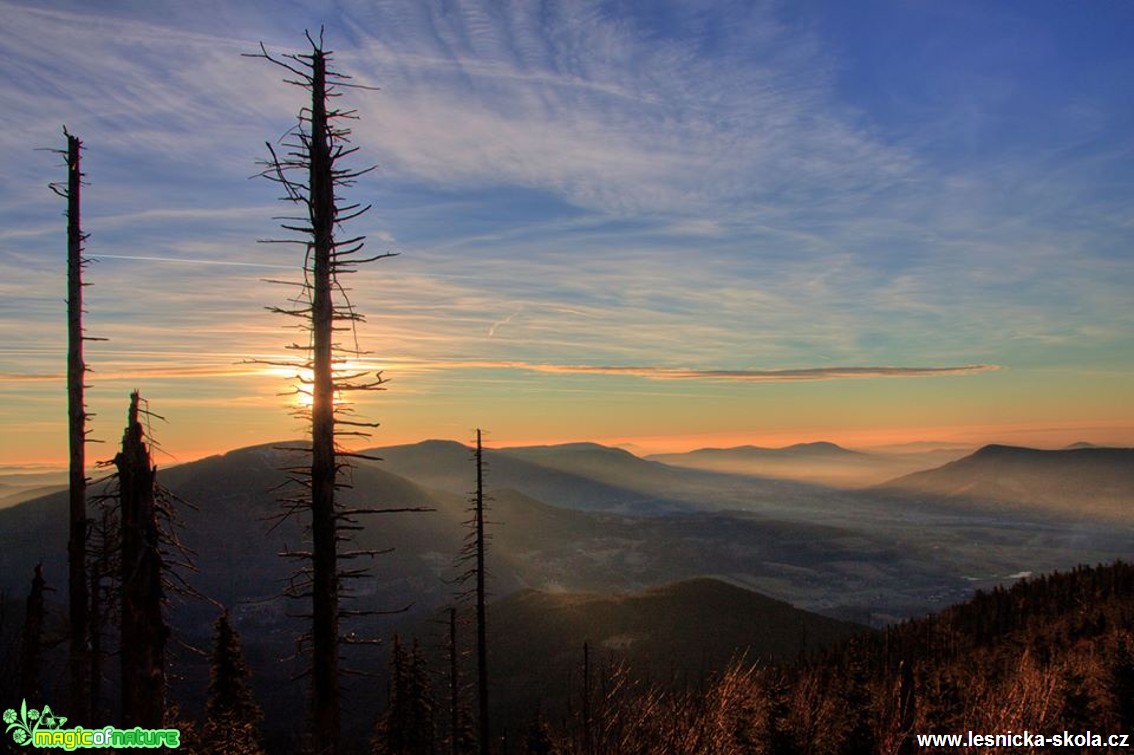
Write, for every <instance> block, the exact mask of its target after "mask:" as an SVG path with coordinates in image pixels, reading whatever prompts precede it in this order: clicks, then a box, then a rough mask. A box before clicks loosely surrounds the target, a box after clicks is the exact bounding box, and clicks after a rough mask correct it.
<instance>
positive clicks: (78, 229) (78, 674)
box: [64, 130, 91, 723]
mask: <svg viewBox="0 0 1134 755" xmlns="http://www.w3.org/2000/svg"><path fill="white" fill-rule="evenodd" d="M64 133H65V134H66V130H64ZM82 148H83V144H82V142H81V141H79V138H78V137H76V136H74V135H72V134H67V191H66V194H65V196H66V198H67V419H68V444H69V446H70V477H69V482H70V509H69V510H70V535H69V537H68V540H67V560H68V564H69V568H68V584H67V595H68V613H69V616H70V625H71V636H70V659H69V660H70V680H71V700H70V706H71V707H70V708H69V710H70V712H71V714H72V716H73V717H74V718H75V720H76V722H78V723H90V713H91V711H90V684H91V679H90V673H91V671H90V648H89V641H90V637H89V635H90V615H89V613H88V605H89V604H88V600H89V599H88V596H87V567H86V558H87V472H86V458H85V445H86V434H87V430H86V424H87V412H86V405H85V403H84V399H83V387H84V386H83V379H84V377H85V373H86V365H85V364H84V363H83V240H84V238H85V237H84V236H83V230H82V219H81V215H80V213H81V205H82V203H81V196H80V191H81V188H80V187H81V186H82V178H83V174H82V170H81V168H80V160H81V157H82Z"/></svg>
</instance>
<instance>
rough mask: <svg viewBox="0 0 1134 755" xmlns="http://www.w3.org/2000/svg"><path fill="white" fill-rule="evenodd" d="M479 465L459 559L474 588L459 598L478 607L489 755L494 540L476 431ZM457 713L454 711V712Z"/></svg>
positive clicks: (479, 678) (483, 740) (480, 685)
mask: <svg viewBox="0 0 1134 755" xmlns="http://www.w3.org/2000/svg"><path fill="white" fill-rule="evenodd" d="M473 461H474V462H475V463H476V490H475V491H474V492H473V494H472V496H471V497H470V498H469V504H470V508H469V514H470V519H469V520H468V521H467V522H466V524H467V525H468V526H469V534H468V536H467V538H466V540H465V545H464V548H462V549H461V553H460V554H459V555H458V557H457V563H458V564H467V565H468V566H467V568H466V569H465V571H464V572H462V573H461V574H460V575H459V576H458V577H457V582H458V583H460V584H465V583H468V582H473V586H472V587H471V588H469V589H467V590H465V591H464V592H462V593H460V594H459V595H458V598H459V599H460V600H468V599H472V600H474V601H475V603H476V690H477V741H478V746H479V749H480V752H481V755H488V753H489V752H490V751H491V747H492V733H491V730H490V726H489V724H490V721H489V715H488V707H489V706H488V628H487V611H486V606H487V602H488V592H487V589H486V581H487V576H488V575H487V569H486V567H485V550H486V545H487V543H488V541H489V540H490V539H491V536H490V535H488V534H487V533H486V532H485V524H487V520H486V519H485V512H486V510H487V503H488V501H489V500H491V499H490V498H488V497H486V496H485V494H484V468H485V461H484V446H483V444H482V442H481V431H480V428H477V431H476V448H475V449H474V450H473ZM454 710H455V708H454Z"/></svg>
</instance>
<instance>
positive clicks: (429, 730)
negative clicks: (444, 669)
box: [370, 635, 436, 755]
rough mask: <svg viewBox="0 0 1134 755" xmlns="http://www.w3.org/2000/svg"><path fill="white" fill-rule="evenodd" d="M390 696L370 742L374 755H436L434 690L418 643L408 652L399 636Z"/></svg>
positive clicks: (392, 659) (392, 662)
mask: <svg viewBox="0 0 1134 755" xmlns="http://www.w3.org/2000/svg"><path fill="white" fill-rule="evenodd" d="M389 688H390V695H389V701H388V702H387V705H386V710H385V711H384V712H383V713H382V715H381V716H380V717H379V719H378V722H377V724H376V725H375V727H374V734H373V736H372V737H371V740H370V751H371V753H373V754H374V755H432V753H433V752H434V746H433V745H434V742H433V740H434V733H435V728H436V727H435V721H434V715H433V711H434V707H433V690H432V685H430V683H429V673H428V669H427V668H426V662H425V657H424V655H423V654H422V652H421V647H420V645H419V644H418V642H417V640H414V642H413V647H412V650H411V651H410V652H409V653H407V652H406V650H405V646H404V645H402V642H401V639H400V638H399V637H398V636H397V635H395V636H394V644H393V648H392V649H391V651H390V683H389Z"/></svg>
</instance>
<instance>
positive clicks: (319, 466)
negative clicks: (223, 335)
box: [251, 32, 422, 753]
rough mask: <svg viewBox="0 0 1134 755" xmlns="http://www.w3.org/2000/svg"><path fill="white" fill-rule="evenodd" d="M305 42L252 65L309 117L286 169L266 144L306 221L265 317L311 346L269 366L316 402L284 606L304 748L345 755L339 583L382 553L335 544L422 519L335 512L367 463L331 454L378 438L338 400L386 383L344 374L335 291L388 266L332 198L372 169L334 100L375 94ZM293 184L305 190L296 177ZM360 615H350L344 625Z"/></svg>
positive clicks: (292, 226)
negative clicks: (356, 160)
mask: <svg viewBox="0 0 1134 755" xmlns="http://www.w3.org/2000/svg"><path fill="white" fill-rule="evenodd" d="M307 39H308V41H309V42H310V43H311V47H312V49H311V52H310V53H305V54H285V55H282V56H278V57H277V56H273V55H270V54H269V53H268V52H267V50H266V48H264V46H263V45H261V46H260V50H261V52H260V54H256V55H252V56H251V57H260V58H264V59H266V60H268V61H270V62H272V63H274V64H276V65H278V66H280V67H282V68H284V69H286V70H287V71H288V72H289V77H288V79H287V81H288V82H289V83H291V84H295V85H298V86H301V87H303V88H305V89H307V90H308V91H309V93H310V97H311V100H310V106H309V107H305V108H304V109H303V110H302V111H301V113H300V116H299V125H298V126H297V127H296V128H295V129H293V130H292V131H291V132H289V134H288V137H289V141H287V142H285V146H286V148H287V152H286V153H284V155H283V156H282V157H281V156H280V155H278V154H277V153H276V151H275V150H274V149H273V147H272V145H271V144H268V150H269V152H270V153H271V156H272V157H271V160H270V161H268V162H267V163H266V166H267V168H266V170H264V171H263V173H262V174H261V175H263V176H265V177H267V178H269V179H271V180H272V181H275V182H276V183H278V184H280V185H281V186H282V187H283V189H284V192H285V199H287V200H289V201H291V202H295V203H297V204H298V205H300V206H302V207H303V208H304V210H305V215H304V216H303V217H289V218H287V219H286V221H285V222H284V223H283V224H282V225H283V227H284V228H285V229H287V230H289V231H293V232H296V233H299V234H301V235H302V236H303V239H302V240H284V241H277V242H276V243H294V244H301V245H303V246H304V247H305V248H306V252H307V257H306V260H305V263H304V271H305V275H304V280H303V282H302V283H300V284H299V287H300V290H301V292H302V293H301V294H300V295H299V296H297V297H295V298H294V299H293V303H294V305H295V306H294V307H293V308H285V309H281V308H275V307H273V308H271V309H273V310H274V311H276V312H279V313H281V314H286V315H289V316H291V317H296V318H299V319H301V320H302V325H301V326H300V327H301V328H303V329H305V330H307V331H308V332H309V334H310V343H309V345H308V346H300V345H298V344H293V345H292V346H291V347H290V348H292V349H296V350H302V351H305V352H306V355H305V356H306V358H304V359H302V360H295V361H288V362H280V363H275V364H285V365H287V366H289V367H292V368H299V369H300V371H301V372H308V371H310V373H311V378H310V380H308V379H307V378H306V377H301V378H300V379H299V384H298V385H297V386H296V393H297V394H300V395H310V397H311V406H310V409H309V410H308V412H302V411H301V412H300V413H309V416H310V420H311V447H310V449H309V450H310V453H311V459H310V466H306V465H304V466H291V467H288V468H287V470H286V471H287V473H288V477H289V480H290V481H291V482H292V483H294V484H295V485H296V486H297V487H298V488H299V490H300V492H299V494H297V495H294V496H290V497H286V498H284V499H283V502H284V504H285V516H288V515H292V514H298V513H304V514H306V513H308V512H309V513H310V517H311V519H310V536H311V549H310V551H309V552H306V551H304V552H298V553H291V552H286V553H285V554H284V555H285V556H288V557H292V558H299V559H303V560H304V561H308V562H309V565H308V566H305V567H303V568H301V569H300V570H299V571H298V573H297V574H296V577H295V578H294V579H293V581H292V584H291V587H290V588H289V594H290V595H291V596H292V597H297V598H303V599H307V598H308V597H310V599H311V631H310V634H309V635H307V636H305V638H304V639H305V640H310V645H309V647H310V649H311V667H310V669H309V671H310V674H311V678H310V682H311V688H310V691H311V710H310V713H311V722H310V723H311V730H310V735H311V740H310V744H311V746H312V748H313V749H316V750H317V751H318V752H321V753H336V752H338V751H339V749H340V745H341V742H340V719H341V714H340V690H339V683H338V677H339V673H340V665H341V663H340V657H339V643H340V640H341V638H340V635H339V623H340V619H341V618H342V617H343V615H344V612H343V611H342V610H341V608H340V602H341V600H342V597H343V595H344V593H346V589H345V587H344V585H345V583H346V581H347V580H349V579H351V578H358V577H360V576H362V575H363V574H364V573H365V570H363V569H345V568H343V564H342V562H343V561H346V560H350V559H354V558H364V557H372V556H374V555H377V554H378V553H380V552H381V551H380V550H374V549H351V548H346V549H344V550H342V551H340V548H339V543H340V542H345V541H347V540H348V539H349V532H350V531H352V530H357V529H360V526H359V525H358V523H357V520H356V519H355V517H356V516H357V515H360V514H371V513H392V512H395V511H415V510H422V509H417V508H351V507H344V506H343V505H342V504H341V502H340V501H338V500H336V495H335V491H336V489H337V486H338V484H339V483H338V480H337V476H338V472H339V470H340V468H342V467H344V466H347V465H348V463H349V462H348V461H347V459H348V458H350V457H361V458H369V457H365V456H363V455H361V454H357V453H350V452H348V451H344V450H339V449H337V448H336V445H335V443H336V440H339V439H340V438H341V437H342V436H344V435H348V436H356V437H357V436H363V437H366V436H368V435H369V433H368V432H367V430H366V429H365V428H373V427H377V423H373V422H366V421H362V420H359V419H355V418H354V415H353V409H352V407H350V406H349V405H347V404H346V403H345V402H342V401H339V400H337V397H341V395H342V394H344V393H347V392H350V391H373V390H382V388H381V386H382V384H383V383H384V382H385V381H384V380H383V378H382V375H381V373H380V372H376V373H369V372H368V371H367V370H365V369H360V370H352V369H348V368H345V367H344V366H343V363H344V362H345V361H346V359H348V358H351V359H358V358H360V357H362V356H363V355H364V354H366V353H367V352H363V351H360V350H359V348H358V345H357V341H356V342H355V344H354V346H353V348H352V347H351V345H350V344H346V343H342V342H336V341H335V338H336V336H338V335H339V334H340V333H343V332H347V333H352V334H353V333H354V327H355V324H356V323H358V322H362V321H363V317H362V315H360V314H359V313H357V312H356V311H355V310H354V308H353V306H352V305H351V303H350V300H349V297H348V295H347V292H348V290H349V289H348V288H346V287H344V286H343V285H342V284H341V280H342V279H341V278H340V277H339V276H340V275H341V274H345V273H351V272H354V271H355V268H356V266H357V265H360V264H362V263H364V262H371V261H374V260H377V259H381V258H383V257H387V256H392V255H390V254H380V255H377V256H373V257H368V258H360V257H357V256H355V255H357V254H359V253H360V252H361V251H362V249H363V241H364V239H365V237H364V236H357V237H354V238H348V239H345V240H336V239H335V236H334V232H335V230H336V229H337V228H339V227H340V226H341V225H342V224H343V223H344V222H346V221H349V220H351V219H352V218H356V217H358V216H359V215H362V214H363V213H365V212H366V211H367V210H368V209H369V206H368V205H367V206H362V205H359V204H349V205H344V204H341V203H340V202H339V200H338V198H337V197H336V191H337V188H338V187H342V186H349V185H351V184H353V183H354V181H355V179H357V178H358V177H359V176H361V175H363V174H365V173H367V172H369V171H370V170H371V169H370V168H367V169H363V170H357V171H356V170H351V169H347V168H343V167H342V166H341V164H339V162H338V161H339V160H340V159H342V158H344V157H347V156H349V155H351V154H353V153H354V152H355V151H356V150H357V147H348V146H346V144H347V142H348V137H349V134H350V130H349V129H347V128H346V127H345V126H344V125H343V120H344V119H347V120H349V119H352V118H354V111H344V110H340V109H338V108H335V107H331V104H330V100H331V99H332V98H335V97H338V96H339V94H340V93H341V92H339V91H338V89H339V88H341V87H353V88H359V89H370V88H371V87H366V86H363V85H359V84H353V83H350V82H349V78H350V77H349V76H346V75H344V74H341V73H338V72H336V71H334V70H333V68H332V67H331V66H330V65H329V60H330V58H331V53H330V52H327V51H325V50H324V49H323V36H322V32H320V34H319V37H318V41H316V39H314V38H313V37H312V36H311V35H310V34H308V35H307ZM300 172H302V174H303V180H297V179H294V178H292V177H291V176H292V175H294V174H296V173H300ZM308 386H309V387H308ZM340 426H342V427H340ZM343 427H345V429H343ZM356 428H364V429H356ZM290 450H308V449H290ZM357 613H358V612H351V615H357ZM354 641H357V640H354Z"/></svg>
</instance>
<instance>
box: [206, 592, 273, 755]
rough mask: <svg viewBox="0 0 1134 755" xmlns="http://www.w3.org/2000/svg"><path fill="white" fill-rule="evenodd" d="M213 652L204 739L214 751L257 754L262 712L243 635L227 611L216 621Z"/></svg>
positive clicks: (232, 754) (247, 754) (246, 754)
mask: <svg viewBox="0 0 1134 755" xmlns="http://www.w3.org/2000/svg"><path fill="white" fill-rule="evenodd" d="M213 633H214V640H213V655H212V662H211V664H210V666H209V689H208V698H207V700H206V702H205V726H204V729H203V731H202V740H203V741H204V742H205V743H206V744H207V745H208V746H209V747H210V748H211V749H212V750H213V751H215V752H218V753H229V754H231V755H256V754H257V753H261V752H263V749H262V747H261V744H260V742H261V735H260V723H261V721H262V720H263V717H264V716H263V712H262V711H261V710H260V705H259V704H258V703H257V702H256V697H255V695H253V693H252V688H251V687H250V686H249V684H248V680H249V676H250V672H249V670H248V664H247V663H246V662H245V660H244V652H243V650H242V649H241V647H240V635H239V633H238V632H237V631H236V630H235V629H234V628H233V626H232V623H231V622H230V621H229V616H228V611H227V610H225V611H224V612H223V613H221V615H220V616H219V617H218V618H217V620H216V622H215V623H214V624H213Z"/></svg>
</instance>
